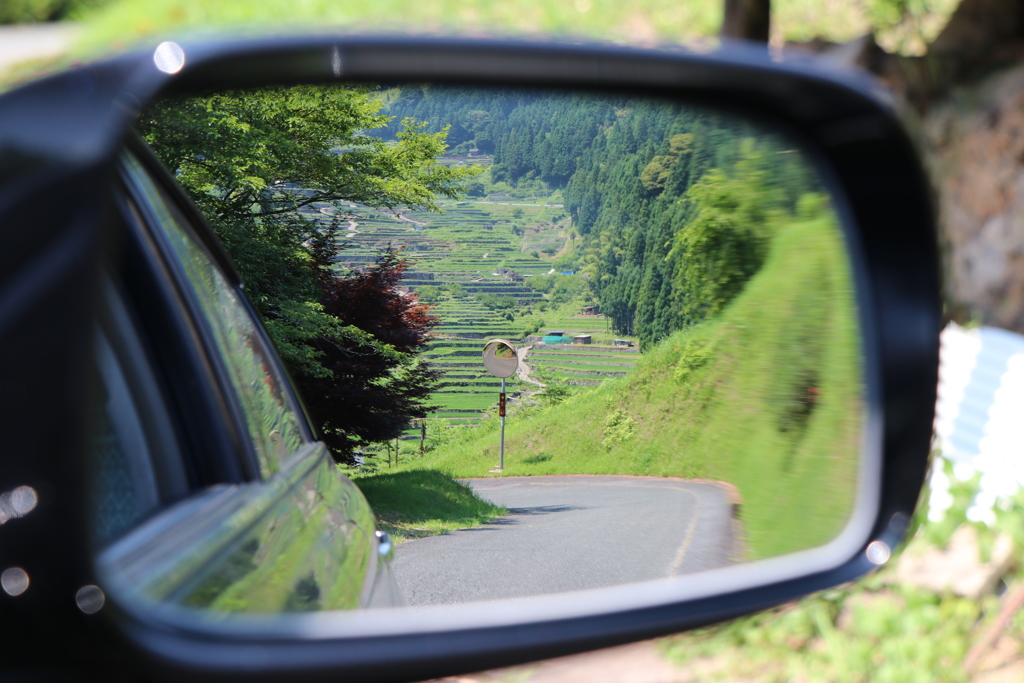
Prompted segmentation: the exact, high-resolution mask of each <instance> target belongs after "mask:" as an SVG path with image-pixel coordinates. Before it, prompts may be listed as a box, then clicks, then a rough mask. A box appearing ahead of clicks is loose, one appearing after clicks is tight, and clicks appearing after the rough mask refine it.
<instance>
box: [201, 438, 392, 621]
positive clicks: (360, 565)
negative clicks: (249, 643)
mask: <svg viewBox="0 0 1024 683" xmlns="http://www.w3.org/2000/svg"><path fill="white" fill-rule="evenodd" d="M353 495H355V494H354V493H353V491H352V490H351V487H347V486H345V480H344V479H343V478H341V477H339V476H338V474H337V472H336V470H335V469H334V467H333V465H332V464H331V463H330V462H329V460H328V459H327V458H326V456H324V460H323V461H322V462H321V463H320V464H319V465H318V466H317V467H316V468H315V469H314V471H313V472H311V473H310V474H309V475H308V476H306V477H305V478H304V479H303V480H302V482H301V483H299V484H298V485H297V486H295V487H294V488H293V489H292V490H291V491H290V492H289V493H288V494H287V495H286V496H284V497H283V498H281V499H280V501H279V502H278V504H277V505H276V506H275V507H274V508H272V510H271V511H270V512H269V513H268V514H267V515H265V516H264V517H263V519H262V520H261V521H260V522H259V523H258V524H257V525H256V526H255V528H254V529H253V530H252V531H251V532H250V533H249V534H248V535H246V536H245V537H244V538H243V539H242V540H240V541H239V542H238V543H237V544H236V546H235V548H234V550H233V551H232V552H230V553H229V554H228V555H227V556H226V557H225V558H224V559H223V560H221V561H219V562H218V563H217V564H216V566H214V567H213V568H212V569H211V570H210V571H209V572H208V573H207V574H206V576H205V577H204V578H203V579H201V580H200V582H199V583H198V584H197V585H196V586H195V587H194V588H192V589H191V590H190V591H189V593H188V594H187V595H186V596H185V597H184V598H183V599H182V602H183V604H185V605H186V606H188V607H197V608H204V609H208V610H212V611H217V612H250V613H252V612H257V613H258V612H264V613H266V612H296V611H300V612H302V611H315V610H324V609H352V608H355V607H358V606H359V605H360V603H361V599H362V596H363V594H364V579H365V578H366V574H367V570H368V568H369V566H370V553H371V552H372V551H373V548H374V546H373V543H372V539H371V538H370V537H369V536H368V534H367V533H365V532H364V531H363V529H373V518H372V515H371V513H370V512H369V506H368V505H366V504H365V502H364V501H361V500H356V499H354V498H353Z"/></svg>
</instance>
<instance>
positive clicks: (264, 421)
mask: <svg viewBox="0 0 1024 683" xmlns="http://www.w3.org/2000/svg"><path fill="white" fill-rule="evenodd" d="M125 165H126V167H127V169H128V172H129V174H130V176H131V177H132V179H133V180H134V181H135V183H136V185H137V187H138V189H139V190H140V191H142V192H143V194H144V195H145V196H146V198H147V199H148V203H149V205H150V207H151V209H152V211H153V212H154V214H155V217H156V220H157V221H158V223H159V226H158V227H159V228H160V229H161V230H162V232H163V234H164V236H165V237H166V242H167V244H168V245H169V246H170V247H171V249H173V251H174V252H175V256H176V257H177V260H178V261H179V262H180V264H181V267H182V269H183V272H184V274H185V276H186V278H187V280H188V282H189V283H190V284H191V288H192V293H193V294H194V298H195V301H196V302H197V303H198V305H199V308H200V310H201V311H202V315H203V317H204V318H205V321H206V325H207V327H208V329H209V331H210V333H211V337H212V339H213V341H214V343H215V345H216V348H217V351H218V352H219V354H220V356H221V359H222V361H223V366H224V368H225V370H226V371H227V373H228V375H229V377H230V380H231V383H232V385H233V386H234V388H235V391H236V392H237V394H238V399H239V402H240V404H241V406H242V409H243V412H244V413H245V421H246V426H247V428H248V431H249V436H250V438H251V441H252V444H253V446H254V448H255V451H256V455H257V458H258V459H259V463H260V472H261V474H262V475H263V476H264V477H268V476H270V475H271V474H273V473H274V472H276V471H278V470H279V469H280V467H281V464H282V463H283V462H284V461H285V459H286V458H287V456H288V455H290V454H292V453H294V452H295V451H297V450H298V449H299V447H300V446H301V445H302V443H303V430H302V427H301V425H302V421H301V419H300V418H299V416H298V411H297V409H296V406H295V405H294V403H293V401H292V399H291V397H290V396H289V395H288V393H287V390H286V389H285V386H286V382H285V378H284V376H283V373H282V372H281V370H280V369H279V367H278V365H277V364H276V363H275V362H274V360H273V356H272V352H271V351H270V349H269V348H268V347H267V345H266V343H265V342H264V340H263V337H262V335H261V334H260V332H259V330H258V329H257V327H256V323H255V321H254V320H253V318H252V315H251V314H250V313H249V310H248V309H247V307H246V306H245V304H244V303H243V301H242V299H241V296H240V294H239V293H238V291H237V290H236V289H235V288H234V287H233V286H232V285H231V283H229V282H228V280H227V279H226V278H225V276H224V274H223V273H222V272H221V271H220V269H219V268H218V267H217V265H216V264H215V263H214V262H213V260H212V259H211V258H210V256H209V255H208V254H207V252H206V250H205V249H204V248H203V247H202V246H201V245H200V244H199V243H198V242H197V241H196V239H195V238H193V237H192V236H191V234H189V233H188V232H187V231H186V230H185V229H183V227H182V224H183V223H184V219H183V218H182V217H181V215H180V214H179V213H178V211H177V210H175V208H174V207H173V204H172V203H171V202H169V201H168V200H167V199H166V198H165V197H164V195H163V194H162V192H161V191H160V190H159V189H157V187H156V186H155V185H154V184H153V182H152V181H151V180H150V178H149V177H148V176H147V175H146V172H145V170H144V169H143V168H142V166H141V164H140V163H139V162H138V161H137V160H136V159H134V158H133V157H131V156H126V157H125Z"/></svg>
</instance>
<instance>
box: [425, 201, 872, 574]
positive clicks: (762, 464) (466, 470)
mask: <svg viewBox="0 0 1024 683" xmlns="http://www.w3.org/2000/svg"><path fill="white" fill-rule="evenodd" d="M841 239H842V238H841V237H840V235H839V232H838V230H837V229H836V228H835V225H834V223H833V222H832V218H831V214H826V213H823V212H819V213H818V214H817V215H812V216H807V215H804V216H803V217H802V218H801V219H798V220H795V221H793V222H792V223H790V224H789V225H787V226H785V227H783V228H781V229H779V231H778V232H777V233H776V235H775V237H774V239H773V240H772V244H771V248H770V251H769V253H768V256H767V258H766V261H765V264H764V266H763V268H762V269H761V270H760V271H759V272H758V274H757V275H755V276H754V277H753V278H752V279H751V280H750V282H749V283H748V285H747V287H746V288H745V289H744V291H743V292H742V293H741V294H740V295H739V296H738V297H737V298H736V299H734V300H733V301H732V302H731V303H730V304H729V305H728V306H727V308H726V309H725V310H724V311H723V312H722V313H721V314H720V315H719V316H718V317H717V318H713V319H710V320H708V321H706V322H704V323H702V324H700V325H696V326H692V327H689V328H686V329H683V330H680V331H678V332H676V333H674V334H672V335H671V336H669V337H668V338H667V339H665V340H663V341H662V342H660V343H659V344H657V345H655V346H654V347H653V348H652V349H651V350H650V351H649V352H648V353H646V354H644V355H643V356H642V357H641V359H640V362H639V365H638V366H637V367H636V369H635V370H634V371H633V372H631V373H630V374H629V375H628V376H627V377H625V378H624V379H621V380H613V381H608V382H605V383H604V384H603V385H602V386H601V387H600V388H598V389H596V390H594V391H591V392H589V393H584V394H581V395H578V396H576V397H573V398H570V399H569V400H567V401H565V402H564V403H561V404H557V405H554V406H553V407H550V408H548V409H546V410H539V411H537V410H536V409H535V411H534V412H533V413H532V414H531V412H530V411H529V410H526V411H523V413H521V414H520V415H519V416H513V417H511V418H510V419H509V421H508V425H507V427H506V454H505V471H504V473H503V474H504V475H511V476H514V475H541V474H571V473H579V474H584V473H587V474H632V475H654V476H675V477H685V478H711V479H716V480H722V481H727V482H730V483H732V484H734V485H735V486H736V487H737V488H738V489H739V492H740V495H741V496H742V501H743V503H742V508H741V512H740V520H741V522H742V524H743V529H744V532H745V534H746V541H747V546H748V547H747V549H748V558H749V559H757V558H763V557H770V556H774V555H779V554H783V553H787V552H792V551H795V550H799V549H804V548H809V547H814V546H817V545H820V544H822V543H824V542H826V541H828V540H830V539H831V538H833V537H835V535H836V534H837V533H838V532H839V531H840V530H841V528H842V526H843V525H844V523H845V522H846V520H847V519H848V517H849V514H850V511H851V508H852V505H853V493H854V492H853V487H852V486H850V482H851V481H854V480H855V479H856V473H857V463H858V453H859V447H860V443H859V436H860V428H861V416H862V403H861V391H862V390H861V379H860V375H859V369H860V362H859V351H858V343H857V337H856V330H857V325H856V320H855V309H854V303H853V301H854V299H853V294H852V290H851V281H850V275H849V268H848V264H847V263H846V259H845V253H844V248H843V245H842V241H841ZM496 428H497V420H494V419H491V420H487V421H486V422H485V424H483V425H482V426H481V427H480V428H479V429H477V430H474V431H472V432H461V433H460V431H459V430H453V434H452V435H451V442H450V443H447V444H445V445H443V446H441V447H440V448H437V449H436V450H434V451H433V452H431V453H428V454H427V455H425V456H423V457H421V458H417V459H416V460H415V465H416V466H417V467H431V468H437V469H441V470H444V471H447V472H449V473H451V474H452V475H454V476H460V477H469V476H474V477H479V476H488V471H489V470H490V469H491V468H492V467H494V465H495V464H496V462H497V450H498V444H497V434H496Z"/></svg>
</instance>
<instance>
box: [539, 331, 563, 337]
mask: <svg viewBox="0 0 1024 683" xmlns="http://www.w3.org/2000/svg"><path fill="white" fill-rule="evenodd" d="M544 335H545V336H547V337H564V336H565V330H548V331H547V332H545V333H544Z"/></svg>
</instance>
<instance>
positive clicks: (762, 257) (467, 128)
mask: <svg viewBox="0 0 1024 683" xmlns="http://www.w3.org/2000/svg"><path fill="white" fill-rule="evenodd" d="M137 130H138V133H139V135H140V136H141V137H142V138H143V139H144V140H145V141H146V142H147V143H148V144H149V145H150V147H151V148H152V149H153V150H154V152H155V153H156V155H157V156H158V157H159V158H160V159H161V160H162V161H163V163H164V165H165V166H166V167H167V168H168V169H169V170H170V171H171V173H172V174H173V175H174V176H175V178H176V179H177V181H178V182H179V183H180V184H181V185H183V186H184V187H185V189H186V191H187V192H188V194H189V195H190V196H191V198H192V200H193V201H194V202H195V203H196V205H197V206H198V208H199V209H200V211H201V212H202V213H203V214H204V215H205V217H206V219H207V221H208V222H209V223H210V224H211V225H212V226H213V228H214V230H215V231H216V233H217V234H218V235H219V237H220V239H221V241H222V242H223V244H224V245H225V247H226V248H227V250H228V252H229V253H230V254H231V256H232V258H233V260H234V262H235V264H236V266H237V269H238V271H239V272H240V274H241V275H242V278H243V280H244V281H245V291H246V293H247V294H248V297H249V299H250V301H251V302H252V305H253V308H254V309H255V310H256V312H257V313H258V315H259V316H260V317H261V318H262V320H263V322H264V324H265V326H266V327H267V329H268V332H269V336H270V338H271V339H272V341H273V342H274V344H275V345H276V347H277V349H278V352H279V353H280V355H281V357H282V359H283V363H284V366H285V367H286V368H287V370H288V371H289V373H290V375H291V377H292V378H293V380H294V382H295V384H296V385H297V387H298V392H299V393H300V394H301V396H302V399H303V401H304V402H305V404H306V406H307V409H308V412H309V414H310V416H311V419H312V421H313V422H314V423H315V427H316V429H317V430H319V433H320V437H321V438H322V439H323V441H324V442H325V443H326V444H327V446H328V447H329V448H330V449H331V452H332V454H333V458H334V460H335V461H336V464H335V462H332V461H331V460H329V459H323V461H324V463H326V464H325V465H324V466H323V467H319V468H318V467H313V468H312V469H309V468H307V470H306V473H305V474H303V473H297V470H296V467H292V469H290V470H288V471H287V472H286V471H285V469H282V470H281V472H278V473H277V474H272V475H266V474H265V478H264V480H263V482H262V483H260V484H252V485H251V486H256V487H263V489H265V490H266V491H270V490H271V489H273V487H274V486H278V489H279V490H278V489H273V490H277V491H278V493H276V494H273V495H271V493H266V494H265V495H264V494H261V495H264V498H262V499H260V498H258V497H253V498H251V500H253V501H257V502H258V503H259V505H263V506H264V507H262V508H261V507H259V506H258V505H257V503H256V502H253V503H252V505H253V506H255V507H253V508H252V510H250V511H249V512H248V513H246V514H248V515H249V517H246V518H245V519H246V520H248V521H246V522H245V523H242V522H238V523H237V524H234V523H233V524H234V526H230V527H225V526H223V525H221V527H218V528H219V531H218V532H217V533H219V534H220V535H219V536H217V538H218V539H219V540H216V541H215V542H214V541H210V543H213V545H214V546H216V547H217V552H216V553H214V552H213V550H211V551H210V552H211V555H210V557H214V555H216V557H217V558H220V559H218V560H216V561H214V560H210V561H209V562H206V563H205V564H204V563H200V562H198V561H196V562H193V564H191V565H188V570H187V572H186V573H187V574H188V578H187V580H184V579H182V580H180V581H179V582H178V583H177V584H175V585H174V586H170V584H168V586H170V587H167V588H166V589H163V588H161V589H157V588H154V589H153V590H152V591H150V593H149V594H150V595H151V596H155V597H159V598H160V599H163V600H168V601H172V602H176V603H179V604H182V605H188V606H198V607H203V608H206V609H211V610H217V611H229V612H230V611H274V610H286V611H308V610H316V609H337V608H345V607H355V606H372V605H376V604H382V605H383V604H394V600H391V601H390V602H389V601H385V600H383V599H381V598H380V596H381V595H383V594H384V592H385V589H383V588H380V586H382V585H384V584H387V585H388V586H391V588H389V589H388V590H391V589H392V588H394V586H395V585H397V588H398V590H399V591H400V593H401V595H402V597H401V598H400V600H404V602H405V604H408V605H412V606H418V605H437V604H454V603H464V602H471V601H478V600H492V599H500V598H510V597H520V596H526V595H537V594H550V593H560V592H567V591H578V590H584V589H590V588H602V587H607V586H614V585H621V584H628V583H634V582H642V581H650V580H655V579H665V578H673V577H675V578H676V579H677V580H679V581H685V580H686V576H687V575H689V574H692V573H694V572H704V571H709V570H721V569H723V568H729V567H734V566H736V565H743V564H747V563H754V562H757V561H761V560H765V559H768V558H775V557H778V556H783V555H789V554H793V553H797V552H800V551H805V550H808V549H812V548H818V547H821V546H824V545H826V544H828V543H829V542H831V541H833V540H834V539H836V538H837V537H838V536H839V535H840V533H841V532H842V531H843V530H844V528H846V527H847V525H848V524H849V523H850V522H851V519H853V518H854V517H855V509H857V506H858V501H859V498H858V496H859V491H858V481H861V480H862V468H863V465H864V463H863V458H862V453H864V452H865V449H864V443H865V437H864V422H865V400H864V396H865V392H866V389H865V375H866V373H865V370H864V360H863V355H862V350H861V335H860V325H859V312H858V302H857V298H856V294H855V286H854V276H853V272H854V268H853V265H852V263H853V260H852V257H851V256H850V251H849V249H848V247H847V243H846V238H845V237H844V232H843V230H842V227H841V225H840V220H839V218H838V214H837V209H836V205H837V199H836V197H834V196H832V194H830V190H829V187H828V186H827V185H826V183H825V180H824V178H825V174H824V172H823V171H822V169H821V168H819V167H818V166H817V165H816V163H815V162H814V161H813V159H812V158H811V155H810V154H809V153H808V152H807V151H805V148H804V147H803V146H802V145H801V143H800V141H799V139H798V137H796V136H795V135H793V134H791V133H790V132H789V131H787V130H783V129H782V128H780V127H778V126H776V125H775V124H773V123H771V122H769V121H761V120H754V119H751V118H748V117H746V116H745V115H743V114H742V113H737V112H735V111H726V110H721V109H716V108H712V107H708V106H704V105H700V104H694V103H687V102H682V101H676V100H669V99H658V98H653V97H643V96H637V95H631V94H624V93H600V92H596V93H595V92H572V91H551V90H536V89H526V88H507V87H501V88H497V87H495V88H488V87H478V86H473V87H468V86H460V87H453V86H443V85H436V84H430V83H389V84H373V85H367V84H352V85H344V86H324V87H312V86H298V87H281V88H268V89H261V90H255V91H244V92H241V91H239V92H222V93H215V94H209V95H206V96H202V97H189V98H185V99H181V98H178V99H167V100H163V101H161V102H159V103H157V104H156V105H154V106H152V107H150V108H149V109H148V110H147V111H145V112H144V113H143V115H142V117H141V119H140V122H139V125H138V128H137ZM167 201H170V202H172V203H173V201H174V200H167ZM182 220H184V219H182ZM495 338H500V339H505V340H508V341H509V342H510V343H511V345H512V347H513V349H512V350H506V351H505V352H504V355H505V356H508V357H507V358H505V357H502V355H501V354H498V355H497V356H496V357H494V358H492V360H495V361H501V364H502V365H509V366H510V367H509V368H506V370H507V371H508V374H509V375H510V377H509V379H508V380H507V381H506V385H507V389H506V395H504V396H501V397H499V392H500V390H501V386H502V383H501V381H500V380H499V379H497V377H495V376H494V375H492V373H490V372H488V368H487V367H486V365H485V362H484V361H485V357H484V356H482V354H484V349H485V344H487V342H488V341H489V340H491V339H495ZM490 348H491V349H492V351H493V350H494V349H498V348H500V345H492V346H491V347H490ZM265 376H266V377H267V378H268V379H267V382H268V383H270V384H271V385H273V386H274V387H277V384H276V382H277V380H276V379H274V378H271V376H270V374H265ZM499 401H500V402H502V403H503V405H504V406H505V407H506V408H507V410H504V411H503V412H504V414H505V417H504V419H501V418H499V415H498V413H499V411H498V406H499ZM269 424H270V423H269V422H268V425H269ZM268 429H269V427H268ZM267 438H268V439H270V440H273V439H274V436H273V434H270V436H268V437H267ZM278 441H280V435H278ZM275 443H276V442H275ZM282 448H283V446H282ZM502 449H503V450H504V457H503V464H504V467H503V468H499V453H500V452H501V450H502ZM289 457H290V456H288V455H281V456H280V457H279V458H278V460H279V461H281V462H287V461H289V460H288V458H289ZM296 457H298V456H296ZM293 460H294V459H293ZM299 460H301V458H299ZM328 465H329V469H327V470H325V469H324V467H327V466H328ZM338 473H340V474H342V475H344V477H347V479H346V478H342V477H339V476H337V474H338ZM288 477H291V479H288ZM279 481H287V482H288V483H286V484H280V485H279V484H278V483H277V482H279ZM350 481H351V483H350ZM353 484H354V486H353ZM363 497H365V499H366V500H367V501H368V502H369V506H370V508H369V509H372V511H373V514H374V515H375V516H376V520H377V521H376V524H377V529H379V530H381V531H383V532H386V533H387V534H388V535H389V538H388V537H383V538H384V540H380V539H379V538H378V539H377V540H374V537H373V534H374V529H373V524H372V522H371V521H370V517H369V513H368V512H367V510H368V509H367V508H365V506H364V503H363V502H362V501H363ZM247 500H248V499H247ZM186 504H193V505H198V503H195V502H194V501H193V502H192V503H188V502H186ZM179 505H180V504H179ZM246 505H249V503H246ZM211 509H212V508H211ZM241 509H242V508H240V507H238V506H236V507H235V508H232V510H234V512H232V513H231V514H232V515H235V517H232V518H231V519H234V520H237V519H238V517H237V516H238V515H239V514H241V512H239V510H241ZM186 512H187V510H186ZM182 514H185V513H182ZM208 514H213V513H208ZM224 514H227V513H224ZM186 516H187V515H186ZM156 533H157V532H152V534H156ZM211 533H213V532H211ZM153 538H158V536H155V535H151V537H150V540H151V541H152V539H153ZM211 538H213V537H211ZM154 542H155V541H154ZM367 543H369V545H367ZM217 544H220V545H217ZM374 544H376V545H374ZM382 544H383V546H382ZM184 547H187V544H186V545H185V546H183V548H184ZM381 547H383V548H384V549H383V550H381ZM366 548H370V549H371V550H372V551H373V552H369V551H367V550H366ZM182 552H185V551H184V550H183V551H182ZM374 552H375V553H376V554H377V555H379V558H378V560H374V559H373V558H372V557H371V555H373V553H374ZM390 553H393V555H394V559H393V560H392V561H391V564H390V569H387V563H386V562H385V560H384V558H386V557H387V556H388V555H389V554H390ZM165 556H166V553H165ZM368 558H370V559H368ZM165 559H166V558H165ZM374 572H376V573H375V574H374ZM388 572H390V578H389V577H388ZM367 575H369V576H371V577H375V578H370V579H365V577H366V576H367ZM364 580H365V584H364ZM172 583H173V582H172ZM154 585H156V584H154ZM161 591H163V592H161ZM375 591H376V592H375ZM389 595H392V596H393V591H392V593H389ZM396 599H397V598H396Z"/></svg>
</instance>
